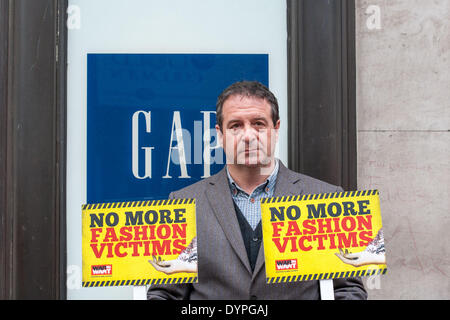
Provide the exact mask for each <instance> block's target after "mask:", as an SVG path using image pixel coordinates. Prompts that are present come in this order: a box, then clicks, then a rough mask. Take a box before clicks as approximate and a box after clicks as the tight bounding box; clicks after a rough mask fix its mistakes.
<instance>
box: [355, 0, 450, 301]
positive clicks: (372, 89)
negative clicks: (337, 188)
mask: <svg viewBox="0 0 450 320" xmlns="http://www.w3.org/2000/svg"><path fill="white" fill-rule="evenodd" d="M356 65H357V127H358V189H359V190H363V189H378V190H379V191H380V201H381V211H382V217H383V225H384V234H385V239H386V254H387V264H388V273H387V274H386V275H385V276H382V277H381V278H379V279H376V278H372V279H366V285H367V287H368V289H369V298H370V299H449V298H450V250H449V247H448V246H449V245H450V218H449V217H450V215H449V213H450V212H449V195H450V187H449V186H450V164H449V159H450V130H449V129H450V1H449V0H434V1H423V0H357V1H356Z"/></svg>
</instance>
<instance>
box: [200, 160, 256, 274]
mask: <svg viewBox="0 0 450 320" xmlns="http://www.w3.org/2000/svg"><path fill="white" fill-rule="evenodd" d="M209 183H210V186H209V188H208V189H207V190H206V196H207V198H208V201H209V204H210V206H211V207H212V209H213V212H214V214H215V216H216V218H217V220H218V221H219V224H220V226H221V227H222V230H223V232H224V233H225V236H226V237H227V239H228V241H229V243H230V244H231V246H232V247H233V249H234V251H235V252H236V254H237V256H238V257H239V259H240V260H241V261H242V263H243V264H244V265H245V267H246V268H247V270H248V272H249V273H252V271H251V267H250V262H249V261H248V257H247V251H246V250H245V245H244V240H243V239H242V234H241V229H240V227H239V222H238V221H237V217H236V212H235V210H234V204H233V199H232V198H231V192H230V187H229V185H228V177H227V173H226V169H225V168H223V169H222V170H221V171H220V172H219V173H218V174H217V175H216V176H215V179H211V181H210V182H209Z"/></svg>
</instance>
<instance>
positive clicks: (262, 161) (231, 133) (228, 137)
mask: <svg viewBox="0 0 450 320" xmlns="http://www.w3.org/2000/svg"><path fill="white" fill-rule="evenodd" d="M222 114H223V122H222V132H221V130H220V128H219V126H217V125H216V130H217V135H218V137H219V140H220V142H221V144H222V147H223V149H224V150H225V154H226V156H227V163H233V164H238V165H245V166H267V165H269V164H270V163H271V160H273V158H274V151H275V145H276V142H277V140H278V129H279V127H280V120H278V121H277V123H276V125H274V124H273V121H272V111H271V107H270V104H269V102H267V100H264V99H260V98H257V97H247V96H241V95H233V96H231V97H229V98H228V99H227V100H226V101H225V103H224V104H223V109H222Z"/></svg>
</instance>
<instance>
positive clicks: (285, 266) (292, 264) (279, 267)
mask: <svg viewBox="0 0 450 320" xmlns="http://www.w3.org/2000/svg"><path fill="white" fill-rule="evenodd" d="M275 269H276V271H285V270H297V269H298V264H297V259H288V260H275Z"/></svg>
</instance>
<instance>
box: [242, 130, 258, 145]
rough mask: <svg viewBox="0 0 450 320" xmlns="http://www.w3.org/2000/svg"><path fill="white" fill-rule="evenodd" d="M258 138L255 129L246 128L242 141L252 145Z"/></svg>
mask: <svg viewBox="0 0 450 320" xmlns="http://www.w3.org/2000/svg"><path fill="white" fill-rule="evenodd" d="M257 137H258V131H257V130H255V128H253V127H252V126H245V127H244V132H243V135H242V139H243V140H244V141H245V142H246V143H251V142H253V141H256V140H257Z"/></svg>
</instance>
